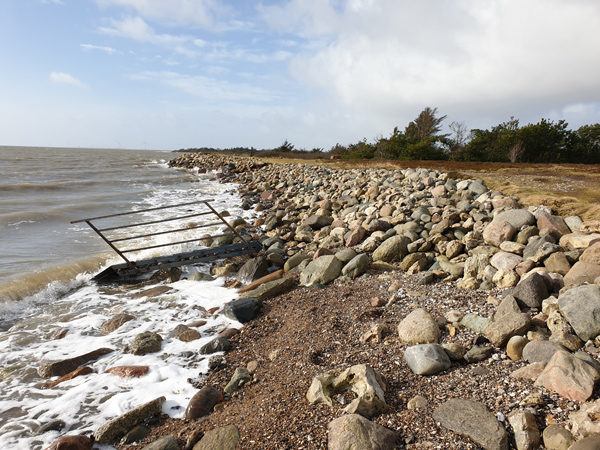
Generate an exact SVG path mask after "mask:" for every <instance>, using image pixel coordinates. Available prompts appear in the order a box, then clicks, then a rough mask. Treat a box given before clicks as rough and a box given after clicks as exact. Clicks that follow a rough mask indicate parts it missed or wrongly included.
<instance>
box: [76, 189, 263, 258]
mask: <svg viewBox="0 0 600 450" xmlns="http://www.w3.org/2000/svg"><path fill="white" fill-rule="evenodd" d="M212 201H213V200H198V201H194V202H188V203H180V204H177V205H170V206H161V207H158V208H149V209H142V210H137V211H130V212H125V213H120V214H111V215H107V216H98V217H90V218H88V219H79V220H74V221H72V222H71V223H72V224H75V223H82V222H85V223H86V224H87V225H88V226H89V227H90V228H91V229H92V230H94V231H95V232H96V233H97V234H98V236H100V237H101V238H102V239H103V240H104V242H106V243H107V244H108V245H109V246H110V247H111V248H112V249H113V250H114V251H115V252H116V253H117V254H118V255H119V256H120V257H121V258H123V260H125V262H126V263H127V265H135V264H136V262H135V261H131V260H130V259H128V258H127V257H126V256H125V253H132V252H139V251H142V250H150V249H155V248H160V247H169V246H175V245H179V244H187V243H191V242H199V241H202V240H205V239H209V238H210V239H216V238H219V237H223V236H227V235H228V233H225V234H217V235H211V236H204V237H199V238H194V239H184V240H178V241H174V242H168V243H164V244H155V245H147V246H142V247H128V248H120V246H119V247H118V246H117V245H116V243H122V242H125V241H135V240H138V239H145V238H149V237H153V236H160V235H167V234H175V233H184V232H187V231H191V230H194V229H198V228H206V227H212V226H216V225H221V224H223V225H225V226H226V227H227V228H228V229H229V230H230V231H231V233H233V235H234V236H236V237H238V238H239V239H240V240H241V243H242V244H243V243H246V244H247V249H248V251H250V252H251V253H254V252H255V251H256V246H253V245H251V244H250V243H248V242H247V241H246V240H244V238H243V237H242V236H241V235H240V234H239V233H238V232H237V230H236V229H235V228H233V227H232V226H231V225H230V224H229V223H228V222H227V221H226V220H225V219H224V218H223V216H222V215H221V214H219V213H218V212H217V211H216V210H215V209H214V208H213V207H212V205H211V204H210V203H209V202H212ZM199 204H203V205H204V206H206V207H207V208H208V211H202V212H195V213H193V214H185V215H178V216H173V217H168V218H165V219H160V220H152V221H146V222H137V223H130V224H125V225H118V226H109V227H106V228H99V227H98V226H96V225H95V224H94V223H93V222H98V221H101V220H105V219H112V218H115V217H121V216H131V215H134V214H141V213H146V212H150V211H158V210H167V209H173V208H181V207H183V206H191V205H199ZM206 215H214V216H216V217H217V218H218V219H219V221H218V222H211V223H204V224H201V225H193V226H189V227H185V228H173V229H169V230H163V231H154V232H148V231H142V232H141V233H142V234H134V235H131V236H126V237H116V238H114V237H113V238H111V237H109V236H108V235H107V234H105V233H107V232H108V233H110V232H116V231H119V230H124V229H130V228H140V227H148V226H150V225H156V224H160V223H167V222H174V221H181V220H184V219H189V218H192V217H199V216H206Z"/></svg>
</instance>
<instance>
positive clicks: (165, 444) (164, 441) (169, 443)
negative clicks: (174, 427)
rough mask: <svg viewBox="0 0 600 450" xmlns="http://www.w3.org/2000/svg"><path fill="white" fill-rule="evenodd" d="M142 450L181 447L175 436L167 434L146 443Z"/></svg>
mask: <svg viewBox="0 0 600 450" xmlns="http://www.w3.org/2000/svg"><path fill="white" fill-rule="evenodd" d="M142 450H180V448H179V444H178V443H177V439H175V438H174V437H173V436H165V437H161V438H160V439H157V440H156V441H154V442H153V443H151V444H149V445H146V446H145V447H144V448H143V449H142Z"/></svg>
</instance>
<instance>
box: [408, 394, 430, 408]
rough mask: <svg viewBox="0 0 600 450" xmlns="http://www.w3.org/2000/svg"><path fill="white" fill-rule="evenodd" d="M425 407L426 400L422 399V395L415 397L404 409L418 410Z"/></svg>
mask: <svg viewBox="0 0 600 450" xmlns="http://www.w3.org/2000/svg"><path fill="white" fill-rule="evenodd" d="M425 406H427V399H426V398H425V397H423V396H422V395H417V396H415V397H413V398H411V399H410V400H409V401H408V403H407V405H406V408H407V409H419V408H424V407H425Z"/></svg>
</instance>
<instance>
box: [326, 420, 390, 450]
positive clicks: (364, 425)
mask: <svg viewBox="0 0 600 450" xmlns="http://www.w3.org/2000/svg"><path fill="white" fill-rule="evenodd" d="M327 430H328V437H327V448H328V449H329V450H354V449H361V450H393V449H395V448H396V440H397V439H398V435H397V434H396V433H395V432H394V431H391V430H388V429H387V428H385V427H382V426H381V425H379V424H376V423H374V422H371V421H370V420H368V419H365V418H364V417H362V416H360V415H358V414H347V415H343V416H341V417H339V418H337V419H335V420H333V421H332V422H330V423H329V426H328V427H327Z"/></svg>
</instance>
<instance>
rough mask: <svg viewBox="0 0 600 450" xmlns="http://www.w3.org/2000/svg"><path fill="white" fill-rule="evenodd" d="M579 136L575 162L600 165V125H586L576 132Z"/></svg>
mask: <svg viewBox="0 0 600 450" xmlns="http://www.w3.org/2000/svg"><path fill="white" fill-rule="evenodd" d="M575 134H576V136H577V143H576V150H575V151H574V153H575V154H574V160H573V162H579V163H584V164H599V163H600V124H598V123H596V124H594V125H584V126H582V127H579V129H578V130H577V131H576V132H575Z"/></svg>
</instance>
